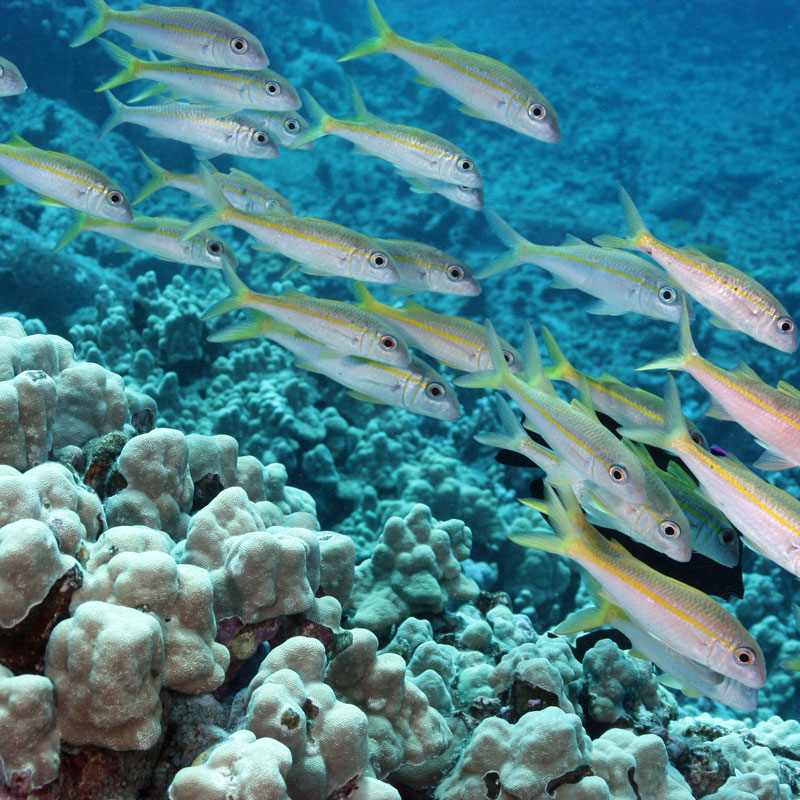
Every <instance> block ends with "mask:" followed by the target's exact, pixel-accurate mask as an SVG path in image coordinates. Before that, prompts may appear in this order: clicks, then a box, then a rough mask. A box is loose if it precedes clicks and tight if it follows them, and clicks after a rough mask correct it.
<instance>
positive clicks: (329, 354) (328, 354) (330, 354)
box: [319, 345, 351, 358]
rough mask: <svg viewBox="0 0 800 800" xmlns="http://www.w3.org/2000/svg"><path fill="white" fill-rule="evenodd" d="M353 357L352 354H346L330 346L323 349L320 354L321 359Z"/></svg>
mask: <svg viewBox="0 0 800 800" xmlns="http://www.w3.org/2000/svg"><path fill="white" fill-rule="evenodd" d="M349 355H351V354H350V353H345V352H343V351H342V350H338V349H337V348H335V347H331V346H330V345H328V346H327V347H325V348H323V350H322V352H321V353H320V354H319V357H320V358H346V357H347V356H349Z"/></svg>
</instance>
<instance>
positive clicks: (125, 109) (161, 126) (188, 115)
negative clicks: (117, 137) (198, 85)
mask: <svg viewBox="0 0 800 800" xmlns="http://www.w3.org/2000/svg"><path fill="white" fill-rule="evenodd" d="M105 95H106V99H107V100H108V104H109V105H110V106H111V116H110V117H109V118H108V119H107V120H106V122H105V124H104V125H103V127H102V128H101V130H100V135H99V137H98V138H99V139H102V138H103V137H104V136H105V135H106V134H107V133H108V132H109V131H111V130H113V129H114V128H116V127H117V125H123V124H124V123H126V122H130V123H133V124H134V125H141V126H142V127H144V128H147V129H148V130H149V131H150V133H151V135H154V136H163V137H166V138H168V139H176V140H177V141H179V142H185V143H186V144H189V145H191V146H192V147H193V148H194V150H195V152H196V153H197V156H198V157H199V158H213V157H215V156H218V155H220V154H222V153H229V154H230V155H234V156H244V157H245V158H277V157H278V156H279V155H280V151H279V150H278V148H277V147H276V146H275V143H274V142H273V141H272V139H271V138H270V135H269V134H268V133H267V132H266V131H264V130H261V129H259V128H256V127H253V126H252V125H250V124H249V123H248V122H246V121H245V120H243V119H241V118H240V117H239V116H238V115H236V114H228V111H227V110H225V109H219V108H217V107H216V106H209V105H202V104H196V103H164V104H163V105H157V106H126V105H125V104H124V103H122V102H120V101H119V100H117V98H116V97H114V95H113V94H111V92H106V93H105Z"/></svg>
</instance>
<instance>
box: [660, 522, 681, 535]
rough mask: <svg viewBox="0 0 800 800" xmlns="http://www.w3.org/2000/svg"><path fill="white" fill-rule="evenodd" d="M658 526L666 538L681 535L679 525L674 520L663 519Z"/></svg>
mask: <svg viewBox="0 0 800 800" xmlns="http://www.w3.org/2000/svg"><path fill="white" fill-rule="evenodd" d="M658 527H659V528H660V529H661V533H663V534H664V536H666V537H667V538H668V539H674V538H676V537H677V536H680V535H681V526H680V525H678V523H677V522H675V521H674V520H671V519H663V520H661V524H660V525H659V526H658Z"/></svg>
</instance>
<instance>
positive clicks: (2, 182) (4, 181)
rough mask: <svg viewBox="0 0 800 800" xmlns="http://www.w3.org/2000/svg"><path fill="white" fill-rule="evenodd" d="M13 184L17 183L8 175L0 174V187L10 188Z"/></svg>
mask: <svg viewBox="0 0 800 800" xmlns="http://www.w3.org/2000/svg"><path fill="white" fill-rule="evenodd" d="M12 183H16V181H15V180H14V179H13V178H10V177H9V176H8V175H6V174H5V173H4V172H0V186H8V185H10V184H12Z"/></svg>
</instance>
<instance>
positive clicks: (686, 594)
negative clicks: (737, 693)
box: [511, 484, 767, 689]
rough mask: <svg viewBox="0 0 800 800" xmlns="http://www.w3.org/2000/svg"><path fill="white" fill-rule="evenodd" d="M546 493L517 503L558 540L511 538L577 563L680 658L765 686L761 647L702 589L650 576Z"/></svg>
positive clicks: (569, 497)
mask: <svg viewBox="0 0 800 800" xmlns="http://www.w3.org/2000/svg"><path fill="white" fill-rule="evenodd" d="M546 495H547V499H546V502H544V503H542V502H540V501H535V500H523V501H522V502H523V503H525V504H526V505H529V506H531V507H532V508H535V509H536V510H537V511H539V512H541V513H542V514H546V515H547V516H548V517H549V520H550V524H551V526H552V528H553V530H554V531H555V533H556V535H555V536H552V535H550V534H546V533H530V534H517V535H512V536H511V541H513V542H516V543H517V544H521V545H524V546H525V547H533V548H535V549H537V550H543V551H545V552H547V553H556V554H558V555H561V556H566V557H567V558H569V559H571V560H573V561H575V562H576V563H577V564H578V565H580V566H581V567H582V568H583V569H584V570H586V572H588V573H589V575H591V576H592V578H594V579H595V581H597V583H598V584H599V586H600V589H599V594H600V596H601V597H602V598H603V599H607V600H609V602H612V603H614V604H615V605H617V606H619V607H620V608H622V609H623V611H624V612H625V613H626V614H627V615H628V616H629V617H631V619H633V620H635V621H636V622H637V623H638V624H639V625H640V626H642V627H643V628H645V630H647V631H649V632H650V633H651V634H652V635H653V636H657V637H658V639H660V640H661V641H662V642H664V643H665V644H667V645H669V646H670V647H672V648H674V649H675V650H677V651H678V652H679V653H682V654H684V655H686V656H688V657H689V658H691V659H692V660H694V661H697V662H699V663H700V664H703V665H704V666H706V667H708V668H709V669H712V670H714V671H715V672H719V673H721V674H722V675H727V676H728V677H729V678H733V679H734V680H737V681H740V682H741V683H743V684H745V686H752V687H753V688H756V689H758V688H760V687H761V686H763V685H764V684H765V683H766V680H767V670H766V664H765V663H764V655H763V653H762V652H761V648H760V647H759V646H758V643H757V642H756V641H755V639H753V637H752V636H751V635H750V634H749V633H748V632H747V630H745V628H744V626H743V625H742V624H741V623H740V622H739V621H738V620H737V619H736V617H734V616H733V615H732V614H731V613H730V612H728V611H726V610H725V608H723V607H722V606H721V605H720V604H719V603H718V602H716V600H713V599H712V598H710V597H709V596H708V595H707V594H705V593H704V592H701V591H700V590H699V589H695V588H694V587H692V586H688V585H687V584H685V583H681V582H680V581H676V580H674V579H673V578H668V577H667V576H665V575H662V574H661V573H660V572H656V570H654V569H651V568H650V567H648V566H647V565H645V564H643V563H642V562H641V561H639V560H638V559H636V558H634V557H633V556H632V555H631V554H630V553H628V551H627V550H625V548H624V547H622V545H620V544H618V543H616V542H610V541H608V540H607V539H606V538H605V537H603V536H601V535H600V533H598V532H597V531H596V530H595V529H594V528H593V527H592V526H591V525H590V524H589V523H588V522H587V520H586V517H584V515H583V513H582V512H581V509H580V506H579V505H578V501H577V500H576V498H575V495H574V494H573V492H572V491H571V490H569V489H566V490H564V491H562V493H561V497H562V498H563V500H564V503H563V504H562V502H561V500H560V499H559V497H558V495H556V493H555V491H554V490H553V489H552V487H550V485H549V484H548V485H547V486H546Z"/></svg>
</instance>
